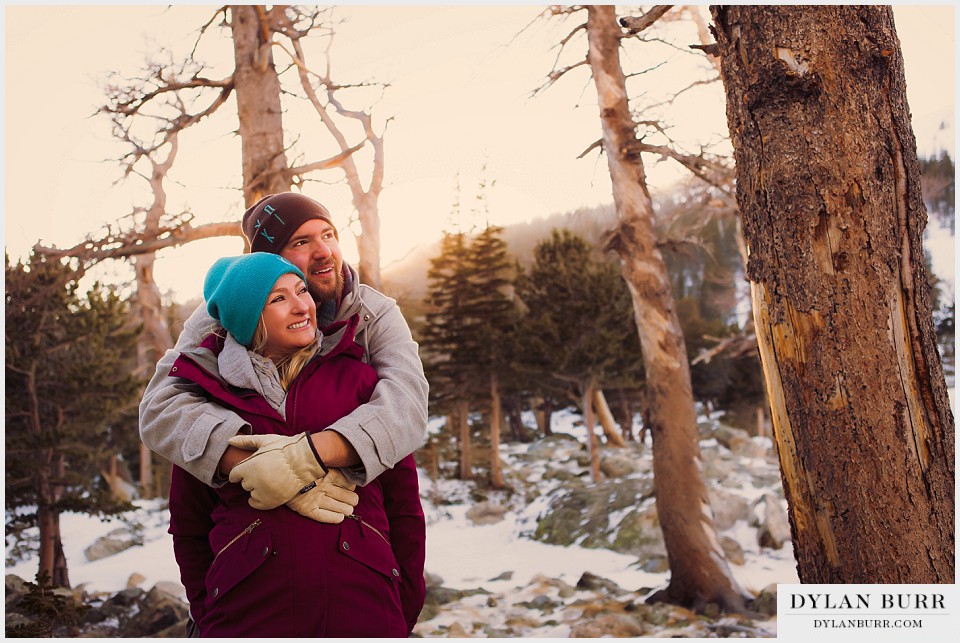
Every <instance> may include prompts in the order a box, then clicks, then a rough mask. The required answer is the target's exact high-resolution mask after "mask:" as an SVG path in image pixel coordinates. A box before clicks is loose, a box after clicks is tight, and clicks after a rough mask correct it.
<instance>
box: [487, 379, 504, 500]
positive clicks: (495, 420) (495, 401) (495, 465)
mask: <svg viewBox="0 0 960 643" xmlns="http://www.w3.org/2000/svg"><path fill="white" fill-rule="evenodd" d="M502 417H503V414H502V409H501V407H500V386H499V384H498V382H497V376H496V374H494V373H491V374H490V486H491V487H493V488H494V489H499V488H500V487H502V486H503V470H502V469H501V467H500V425H501V424H502V423H503V422H502Z"/></svg>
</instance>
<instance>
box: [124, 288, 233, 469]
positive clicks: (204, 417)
mask: <svg viewBox="0 0 960 643" xmlns="http://www.w3.org/2000/svg"><path fill="white" fill-rule="evenodd" d="M214 324H215V322H214V321H213V319H212V318H211V317H210V316H209V315H208V314H207V311H206V308H205V306H204V305H203V304H201V305H200V307H198V308H197V310H195V311H194V312H193V314H192V315H190V318H189V319H188V320H187V321H186V323H185V324H184V326H183V332H182V333H180V338H179V339H178V340H177V345H176V346H175V347H174V348H173V349H171V350H168V351H167V352H166V354H165V355H164V356H163V357H162V358H161V359H160V361H159V362H158V363H157V370H156V372H155V373H154V374H153V378H152V379H151V380H150V383H149V384H148V385H147V389H146V391H144V393H143V399H142V400H141V402H140V438H141V439H142V440H143V443H144V444H145V445H147V448H149V449H150V450H151V451H154V452H156V453H158V454H159V455H161V456H163V457H164V458H166V459H167V460H169V461H170V462H172V463H173V464H175V465H177V466H179V467H182V468H183V469H184V470H186V471H187V472H189V473H190V474H191V475H193V476H194V477H195V478H197V479H198V480H200V481H202V482H204V483H206V484H208V485H211V486H214V487H219V486H222V485H223V484H224V483H226V478H225V477H223V476H220V475H217V468H218V465H219V463H220V459H221V458H222V457H223V455H224V452H225V451H226V450H227V446H228V445H227V440H229V439H230V438H232V437H233V436H235V435H237V434H238V433H249V432H250V426H249V425H248V424H247V423H246V422H245V421H243V420H242V419H241V418H240V416H239V415H237V414H236V413H234V412H233V411H229V410H227V409H225V408H223V407H222V406H220V405H218V404H214V403H211V402H210V401H208V400H207V399H206V398H205V397H203V396H202V395H200V394H199V393H196V392H195V391H193V390H192V389H190V388H188V387H184V386H182V385H178V383H177V379H176V378H173V377H169V373H170V368H171V367H172V366H173V363H174V362H175V361H176V360H177V357H178V356H179V355H180V353H181V352H183V351H186V350H191V349H194V348H196V347H197V346H198V345H199V344H200V341H201V340H202V339H203V338H204V337H205V336H206V335H207V333H209V332H210V330H211V329H212V328H213V326H214ZM231 450H233V448H232V447H231ZM236 451H238V452H239V453H240V454H242V456H243V457H247V456H249V455H250V452H249V451H240V450H239V449H237V450H236Z"/></svg>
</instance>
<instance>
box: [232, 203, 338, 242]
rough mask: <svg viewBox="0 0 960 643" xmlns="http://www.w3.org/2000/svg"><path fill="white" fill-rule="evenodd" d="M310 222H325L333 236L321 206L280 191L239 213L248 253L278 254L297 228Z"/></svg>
mask: <svg viewBox="0 0 960 643" xmlns="http://www.w3.org/2000/svg"><path fill="white" fill-rule="evenodd" d="M311 219H322V220H324V221H326V222H327V223H329V224H330V225H331V226H332V227H333V229H334V234H337V231H336V230H337V228H336V226H335V225H333V218H332V217H331V216H330V212H329V211H328V210H327V209H326V208H325V207H323V205H321V204H320V203H317V202H316V201H314V200H313V199H311V198H310V197H308V196H304V195H302V194H298V193H296V192H281V193H279V194H270V195H268V196H265V197H263V198H262V199H260V200H259V201H257V202H256V203H254V204H253V205H252V206H250V208H248V209H247V211H246V212H244V214H243V221H242V222H241V227H242V228H243V234H244V236H245V237H246V238H247V241H249V242H250V250H252V251H253V252H261V251H262V252H277V253H279V252H281V251H282V250H283V247H284V246H285V245H286V243H287V241H289V239H290V237H291V236H293V234H294V233H295V232H296V231H297V230H298V229H299V228H300V226H302V225H303V224H304V223H306V222H307V221H310V220H311ZM338 238H339V236H338Z"/></svg>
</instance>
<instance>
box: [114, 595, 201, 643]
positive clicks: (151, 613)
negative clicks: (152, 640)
mask: <svg viewBox="0 0 960 643" xmlns="http://www.w3.org/2000/svg"><path fill="white" fill-rule="evenodd" d="M189 615H190V614H189V607H188V606H187V604H186V603H185V602H183V601H182V600H180V599H179V598H177V597H175V596H171V595H170V594H169V593H168V592H167V591H166V590H165V589H162V588H159V587H157V586H154V587H153V588H151V589H150V591H149V592H146V593H145V594H143V595H142V596H141V597H140V600H139V602H138V609H135V610H130V611H129V612H128V613H127V614H126V615H125V616H126V617H125V618H124V617H121V619H120V629H119V632H118V635H119V636H120V637H134V638H139V637H167V638H169V637H183V636H186V631H187V629H186V628H187V619H188V618H189Z"/></svg>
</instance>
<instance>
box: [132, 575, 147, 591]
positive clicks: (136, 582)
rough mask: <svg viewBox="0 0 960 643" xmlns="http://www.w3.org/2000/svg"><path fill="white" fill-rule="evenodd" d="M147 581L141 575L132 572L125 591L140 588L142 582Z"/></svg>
mask: <svg viewBox="0 0 960 643" xmlns="http://www.w3.org/2000/svg"><path fill="white" fill-rule="evenodd" d="M145 580H147V577H146V576H144V575H143V574H138V573H137V572H133V573H132V574H130V578H128V579H127V589H133V588H134V587H140V585H141V583H143V581H145Z"/></svg>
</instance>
